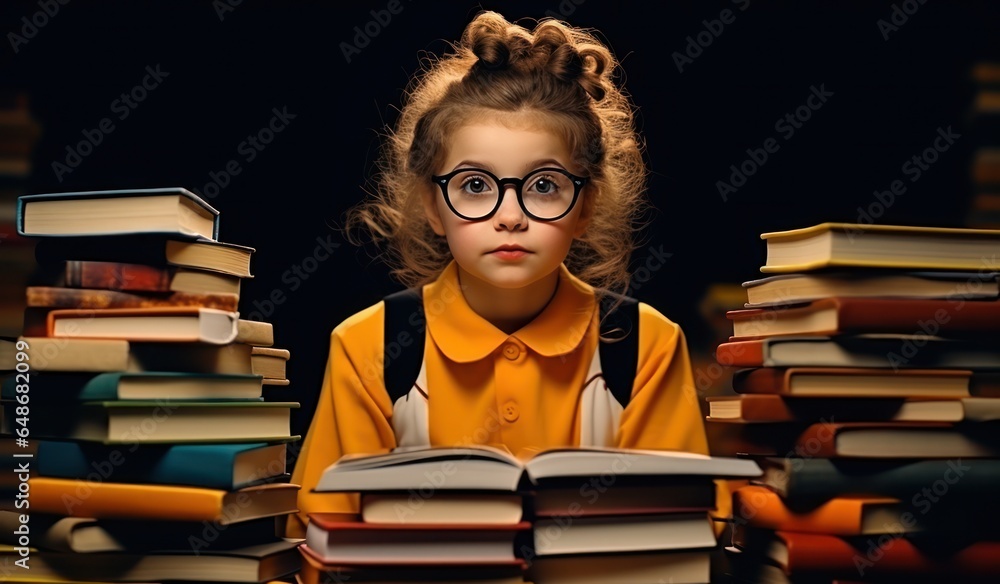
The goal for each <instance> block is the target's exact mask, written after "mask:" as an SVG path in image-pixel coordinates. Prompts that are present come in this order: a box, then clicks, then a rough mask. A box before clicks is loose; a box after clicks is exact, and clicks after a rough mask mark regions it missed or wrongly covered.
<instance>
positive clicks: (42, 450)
mask: <svg viewBox="0 0 1000 584" xmlns="http://www.w3.org/2000/svg"><path fill="white" fill-rule="evenodd" d="M285 455H286V448H285V444H283V443H282V444H268V443H263V442H253V443H246V444H176V445H169V444H162V445H161V444H143V445H117V446H114V445H104V444H94V443H82V442H73V441H63V440H39V441H38V455H37V457H36V462H35V471H36V472H37V474H38V475H39V476H44V477H56V478H64V479H81V480H96V481H107V482H115V483H140V484H156V485H187V486H193V487H205V488H209V489H223V490H227V491H233V490H236V489H241V488H243V487H247V486H251V485H255V484H259V483H264V482H287V481H288V476H289V475H288V473H286V472H285Z"/></svg>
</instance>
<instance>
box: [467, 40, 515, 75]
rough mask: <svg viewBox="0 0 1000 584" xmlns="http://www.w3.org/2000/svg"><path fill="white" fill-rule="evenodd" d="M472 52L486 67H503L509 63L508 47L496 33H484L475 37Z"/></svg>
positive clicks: (492, 68) (493, 68) (491, 68)
mask: <svg viewBox="0 0 1000 584" xmlns="http://www.w3.org/2000/svg"><path fill="white" fill-rule="evenodd" d="M472 53H473V54H474V55H475V56H476V57H477V58H478V59H479V64H480V65H481V66H482V67H484V68H486V69H490V70H495V69H503V68H505V67H506V66H507V65H508V64H509V63H510V48H509V47H508V46H507V43H505V42H504V40H503V39H502V38H500V37H499V36H496V35H484V36H481V37H479V38H477V39H475V40H474V41H473V45H472Z"/></svg>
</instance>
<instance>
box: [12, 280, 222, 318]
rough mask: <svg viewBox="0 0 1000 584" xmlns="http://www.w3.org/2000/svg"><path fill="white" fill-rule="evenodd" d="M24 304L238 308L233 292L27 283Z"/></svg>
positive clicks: (41, 305) (71, 306)
mask: <svg viewBox="0 0 1000 584" xmlns="http://www.w3.org/2000/svg"><path fill="white" fill-rule="evenodd" d="M26 295H27V305H28V306H37V307H44V308H147V307H153V306H203V307H205V308H215V309H218V310H225V311H227V312H236V311H237V310H238V309H239V301H240V297H239V296H238V295H236V294H191V293H188V292H163V293H148V292H147V293H140V294H134V293H131V292H123V291H120V290H97V289H91V288H55V287H50V286H28V288H27V291H26Z"/></svg>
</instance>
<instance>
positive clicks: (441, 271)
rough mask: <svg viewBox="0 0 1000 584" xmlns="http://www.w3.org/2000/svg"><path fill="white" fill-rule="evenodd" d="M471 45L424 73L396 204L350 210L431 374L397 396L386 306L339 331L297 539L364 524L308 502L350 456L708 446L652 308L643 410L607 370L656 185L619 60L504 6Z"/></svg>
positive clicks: (394, 153)
mask: <svg viewBox="0 0 1000 584" xmlns="http://www.w3.org/2000/svg"><path fill="white" fill-rule="evenodd" d="M454 48H455V53H454V54H449V55H446V56H444V57H443V58H441V59H439V60H437V61H435V62H433V63H431V64H430V65H429V66H428V67H427V68H426V69H425V70H424V71H423V72H422V73H420V74H418V75H417V76H416V77H415V79H414V82H413V84H412V85H411V88H410V90H409V92H408V95H407V101H406V104H405V105H404V107H403V109H402V112H401V115H400V118H399V122H398V125H397V127H396V129H395V132H394V133H393V134H392V135H391V137H390V139H389V141H388V144H387V146H386V148H385V149H384V155H383V160H382V166H381V170H382V172H381V174H380V177H379V183H380V189H379V192H378V194H377V196H374V197H373V198H372V200H370V201H367V202H365V203H364V204H362V205H361V206H359V207H358V208H356V209H355V210H354V214H353V215H352V217H351V224H352V225H355V226H357V225H361V226H363V227H366V228H367V229H368V230H369V231H370V232H371V233H372V234H374V236H375V237H376V239H377V240H383V241H386V242H388V244H389V250H390V251H391V253H392V256H391V258H390V259H391V261H393V265H394V267H395V270H394V274H395V275H396V276H398V277H399V279H400V280H401V281H402V282H403V283H405V284H406V285H407V286H410V287H412V288H415V289H418V290H421V293H422V302H423V308H424V310H423V312H424V314H423V318H425V319H426V320H425V322H426V337H425V343H424V354H423V366H422V369H421V371H420V373H419V375H418V376H417V379H416V381H415V383H414V384H413V389H412V390H411V391H410V392H409V393H408V394H407V395H405V396H403V397H401V398H399V399H398V400H395V403H394V402H393V400H392V399H390V397H389V394H388V392H387V390H386V385H385V380H384V378H383V360H384V359H385V358H386V357H385V355H386V354H387V352H386V345H385V343H395V342H396V339H384V338H383V337H384V329H383V327H384V318H385V303H384V302H379V303H378V304H376V305H374V306H372V307H370V308H368V309H366V310H363V311H361V312H359V313H357V314H355V315H353V316H351V317H350V318H348V319H347V320H345V321H344V322H342V323H341V324H340V325H339V326H337V327H336V328H335V329H334V330H333V332H332V334H331V339H330V356H329V361H328V365H327V368H326V372H325V375H324V381H323V387H322V393H321V394H320V397H319V402H318V404H317V408H316V412H315V414H314V417H313V420H312V424H311V426H310V427H309V430H308V432H307V433H306V437H305V440H304V442H303V446H302V450H301V452H300V454H299V458H298V462H297V464H296V466H295V470H294V473H293V475H292V482H294V483H298V484H300V485H301V486H302V490H301V492H300V495H299V513H298V514H297V515H292V516H291V517H290V520H289V522H288V529H287V533H286V535H287V536H289V537H304V531H305V525H306V522H307V514H308V513H313V512H338V511H339V512H353V511H356V509H357V500H356V495H350V494H339V493H312V492H310V491H311V489H312V488H313V487H314V486H315V485H316V482H317V480H318V478H319V476H320V475H321V473H322V472H323V470H324V469H326V468H327V467H328V466H329V465H330V464H332V463H333V462H335V461H336V460H337V459H338V458H339V457H340V456H341V455H343V454H348V453H368V452H376V451H384V450H386V449H390V448H393V447H396V446H415V445H428V444H429V445H460V444H469V443H479V444H496V445H503V446H506V447H507V448H509V449H510V451H511V452H513V453H515V454H517V453H518V452H521V451H524V450H526V449H541V448H548V447H558V446H592V445H600V446H616V447H622V448H645V449H674V450H684V451H690V452H698V453H705V454H707V453H708V446H707V442H706V438H705V430H704V426H703V422H702V416H701V411H700V409H699V404H698V398H697V396H696V393H695V386H694V382H693V378H692V372H691V364H690V361H689V358H688V351H687V347H686V344H685V341H684V336H683V333H682V332H681V329H680V328H679V327H678V325H677V324H675V323H674V322H672V321H670V320H668V319H667V318H666V317H664V316H663V315H661V314H660V313H659V312H657V311H656V310H655V309H654V308H652V307H650V306H648V305H646V304H640V305H639V310H638V321H639V322H638V342H637V343H636V345H637V346H638V349H637V350H638V366H637V367H636V370H635V372H634V373H635V376H634V382H633V386H632V391H631V396H630V398H629V399H627V400H626V402H627V405H626V406H625V407H623V406H622V405H621V403H619V401H618V400H616V399H615V398H614V396H613V395H612V394H611V392H610V391H609V390H608V388H607V386H606V385H605V384H604V382H603V379H602V377H601V370H602V368H601V364H600V360H599V351H598V344H599V343H600V342H605V340H602V339H600V338H599V337H600V336H601V335H600V323H599V320H600V319H599V315H600V311H599V308H598V307H599V303H600V302H601V300H602V299H603V298H605V294H606V291H607V290H609V289H624V288H625V286H626V284H627V281H628V273H627V262H628V258H629V254H630V252H631V251H632V249H633V243H632V232H633V222H634V219H635V217H636V214H637V213H638V212H639V210H640V206H641V203H642V195H643V190H644V187H645V166H644V164H643V161H642V155H641V151H640V144H639V138H638V136H637V134H636V131H635V129H634V124H633V116H632V109H631V105H630V103H629V101H628V99H627V98H626V97H625V95H624V94H623V93H622V91H621V89H619V88H618V87H616V86H615V84H614V83H613V81H612V73H613V72H614V71H615V68H616V66H617V63H616V61H615V60H614V58H613V57H612V55H611V53H610V51H609V50H608V49H607V48H606V47H605V46H604V45H602V44H601V43H600V42H599V41H598V40H597V39H596V38H595V37H593V36H592V35H590V34H588V33H587V32H585V31H583V30H580V29H575V28H571V27H569V26H567V25H565V24H564V23H560V22H557V21H552V20H547V21H543V22H541V23H539V24H538V25H537V26H536V27H535V29H534V30H533V31H531V30H527V29H525V28H523V27H521V26H518V25H514V24H511V23H509V22H507V21H506V20H504V18H503V17H502V16H500V15H499V14H496V13H491V12H486V13H483V14H480V15H479V16H478V17H476V18H475V19H474V20H473V21H472V22H471V23H470V24H469V25H468V27H467V28H466V30H465V32H464V33H463V35H462V39H461V41H460V42H459V43H458V44H457V45H456V46H455V47H454ZM415 317H419V315H418V314H416V313H415ZM626 332H627V331H626ZM405 340H406V339H402V341H403V344H405ZM605 365H606V367H607V368H608V369H610V368H612V367H615V364H614V363H607V364H605ZM722 491H723V490H722V489H720V497H719V500H720V503H721V506H720V508H719V511H720V512H721V513H722V514H726V513H728V509H729V505H728V503H727V500H726V497H725V496H723V493H722Z"/></svg>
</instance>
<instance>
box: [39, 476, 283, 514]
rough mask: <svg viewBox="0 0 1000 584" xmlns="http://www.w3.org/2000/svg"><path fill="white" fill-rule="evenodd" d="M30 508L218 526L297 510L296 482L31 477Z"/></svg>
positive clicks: (56, 512)
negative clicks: (191, 483) (221, 485)
mask: <svg viewBox="0 0 1000 584" xmlns="http://www.w3.org/2000/svg"><path fill="white" fill-rule="evenodd" d="M28 486H29V487H30V489H31V511H32V512H34V513H53V514H57V515H68V516H70V517H93V518H95V519H149V520H156V521H217V522H218V523H219V524H220V525H228V524H230V523H238V522H241V521H249V520H250V519H257V518H260V517H273V516H277V515H286V514H289V513H294V512H296V511H298V508H297V506H296V505H297V503H296V498H297V496H298V492H299V488H300V487H299V485H296V484H292V483H270V484H264V485H256V486H252V487H246V488H243V489H239V490H236V491H225V490H221V489H206V488H201V487H180V486H170V485H148V484H137V483H109V482H94V481H83V480H77V479H57V478H51V477H35V476H33V477H31V478H30V479H29V480H28Z"/></svg>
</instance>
